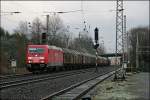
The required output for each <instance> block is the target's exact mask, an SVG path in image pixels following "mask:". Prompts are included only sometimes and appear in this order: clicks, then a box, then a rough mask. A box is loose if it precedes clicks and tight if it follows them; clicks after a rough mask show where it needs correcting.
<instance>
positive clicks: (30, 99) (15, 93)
mask: <svg viewBox="0 0 150 100" xmlns="http://www.w3.org/2000/svg"><path fill="white" fill-rule="evenodd" d="M113 69H114V68H111V67H103V68H99V73H95V72H94V70H91V72H88V73H83V74H77V75H73V76H67V77H62V78H58V79H53V80H47V81H42V82H38V83H32V84H26V85H23V86H18V87H11V88H8V89H4V90H1V94H0V97H1V99H9V100H10V99H11V100H39V99H40V98H42V97H44V96H47V95H49V94H51V93H54V92H56V91H59V90H61V89H64V88H67V87H69V86H71V85H73V84H76V83H78V82H81V81H83V80H86V79H88V78H91V77H94V76H96V75H98V74H104V72H109V71H111V70H113ZM93 72H94V73H93Z"/></svg>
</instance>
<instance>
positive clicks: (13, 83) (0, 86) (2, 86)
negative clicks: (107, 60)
mask: <svg viewBox="0 0 150 100" xmlns="http://www.w3.org/2000/svg"><path fill="white" fill-rule="evenodd" d="M88 70H89V71H88ZM86 72H90V69H85V70H79V71H78V72H72V71H71V72H66V73H61V74H59V75H58V76H52V75H48V76H42V77H37V78H29V79H24V80H23V79H22V80H17V81H10V82H3V83H0V89H5V88H9V87H13V86H18V85H23V84H28V83H34V82H40V81H44V80H48V79H56V78H61V77H65V76H72V75H76V74H82V73H86Z"/></svg>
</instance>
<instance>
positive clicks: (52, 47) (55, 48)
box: [48, 45, 63, 51]
mask: <svg viewBox="0 0 150 100" xmlns="http://www.w3.org/2000/svg"><path fill="white" fill-rule="evenodd" d="M48 48H49V49H54V50H60V51H63V50H62V48H60V47H56V46H53V45H51V46H48Z"/></svg>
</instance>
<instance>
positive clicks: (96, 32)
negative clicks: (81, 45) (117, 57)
mask: <svg viewBox="0 0 150 100" xmlns="http://www.w3.org/2000/svg"><path fill="white" fill-rule="evenodd" d="M98 31H99V30H98V28H97V27H96V28H95V30H94V32H95V44H94V49H95V51H96V52H95V55H96V60H95V63H96V64H95V65H96V66H95V67H96V69H95V71H96V72H98V68H97V59H98V51H97V48H98V47H99V43H98Z"/></svg>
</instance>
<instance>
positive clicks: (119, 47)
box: [116, 0, 124, 63]
mask: <svg viewBox="0 0 150 100" xmlns="http://www.w3.org/2000/svg"><path fill="white" fill-rule="evenodd" d="M123 10H124V9H123V0H117V7H116V63H117V54H119V53H122V54H123V57H122V61H124V43H123V40H124V39H123Z"/></svg>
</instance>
